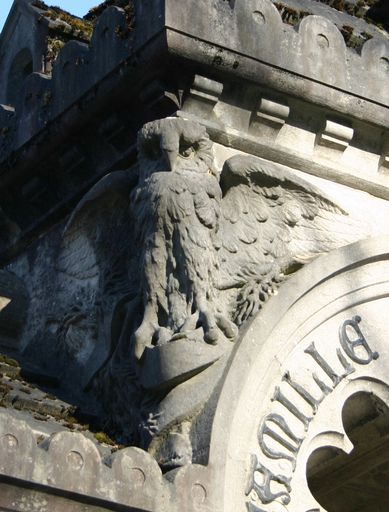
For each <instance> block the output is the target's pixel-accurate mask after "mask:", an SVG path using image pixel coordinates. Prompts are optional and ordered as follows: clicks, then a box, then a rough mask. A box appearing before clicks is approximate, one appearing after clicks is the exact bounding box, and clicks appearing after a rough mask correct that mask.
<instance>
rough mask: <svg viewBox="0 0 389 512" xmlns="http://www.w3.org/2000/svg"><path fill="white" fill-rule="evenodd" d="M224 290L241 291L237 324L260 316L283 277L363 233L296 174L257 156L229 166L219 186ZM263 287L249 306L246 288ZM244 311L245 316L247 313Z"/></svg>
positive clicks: (235, 159)
mask: <svg viewBox="0 0 389 512" xmlns="http://www.w3.org/2000/svg"><path fill="white" fill-rule="evenodd" d="M220 184H221V188H222V191H223V199H222V204H221V221H220V229H219V234H220V243H221V248H220V261H221V266H220V280H219V287H220V288H221V289H227V288H234V287H236V288H240V289H241V292H240V296H241V299H243V300H241V301H240V302H239V300H238V307H237V309H238V311H237V314H236V317H235V320H237V323H238V324H240V323H241V322H242V321H243V320H245V319H246V318H247V316H250V313H251V314H253V313H254V312H256V310H258V307H259V306H260V302H261V294H262V298H263V297H264V295H266V291H267V290H269V289H271V287H272V283H277V280H278V279H279V278H281V276H282V275H284V274H288V273H291V272H292V271H293V269H295V268H296V267H298V266H301V265H302V264H304V263H307V262H309V261H310V260H312V259H313V258H314V257H316V256H317V255H319V254H321V253H325V252H328V251H330V250H332V249H334V248H337V247H341V246H343V245H346V244H348V243H351V242H353V241H356V240H358V239H360V238H361V236H363V233H362V232H361V230H362V231H363V227H362V225H361V223H360V222H358V221H356V220H355V219H353V218H350V216H349V215H348V214H347V212H346V211H345V210H344V209H342V208H341V207H340V206H339V205H337V204H336V203H335V202H334V201H333V200H332V199H331V198H330V197H329V196H327V195H326V194H325V193H324V192H323V191H321V190H320V189H319V188H317V187H315V186H313V185H311V184H310V183H308V182H307V181H305V180H304V179H302V178H300V177H298V176H297V175H295V174H294V173H293V171H291V170H288V169H286V168H281V166H276V165H275V164H272V163H271V162H267V161H264V160H261V159H259V158H256V157H252V156H240V155H237V156H234V157H232V158H230V159H229V160H227V161H226V163H225V165H224V167H223V170H222V173H221V180H220ZM253 282H256V283H257V285H258V297H257V301H256V304H254V302H255V301H252V303H251V305H249V306H248V302H250V301H247V300H245V299H247V293H245V290H244V289H245V287H246V286H248V285H249V287H250V293H252V283H253ZM242 307H243V312H242Z"/></svg>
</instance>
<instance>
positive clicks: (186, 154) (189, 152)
mask: <svg viewBox="0 0 389 512" xmlns="http://www.w3.org/2000/svg"><path fill="white" fill-rule="evenodd" d="M195 152H196V150H195V148H194V147H193V146H190V145H188V144H181V145H180V156H182V157H183V158H191V157H192V156H193V155H194V154H195Z"/></svg>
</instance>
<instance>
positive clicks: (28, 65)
mask: <svg viewBox="0 0 389 512" xmlns="http://www.w3.org/2000/svg"><path fill="white" fill-rule="evenodd" d="M32 72H33V57H32V53H31V50H30V49H29V48H23V49H22V50H20V51H19V52H18V53H17V54H16V56H15V57H14V59H13V61H12V63H11V66H10V68H9V72H8V84H7V104H9V105H15V104H16V102H17V101H18V97H19V94H20V91H21V89H22V86H23V82H24V80H25V79H26V78H27V77H28V75H30V74H31V73H32Z"/></svg>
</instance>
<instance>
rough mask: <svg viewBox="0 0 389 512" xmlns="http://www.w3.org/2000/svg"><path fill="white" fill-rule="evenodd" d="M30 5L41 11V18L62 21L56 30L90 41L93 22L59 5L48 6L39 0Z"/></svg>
mask: <svg viewBox="0 0 389 512" xmlns="http://www.w3.org/2000/svg"><path fill="white" fill-rule="evenodd" d="M31 5H32V6H33V7H36V8H38V9H39V10H40V11H41V17H42V18H47V19H50V20H52V21H61V22H63V25H62V27H60V26H58V27H57V30H58V32H63V33H65V34H68V35H69V36H72V38H76V39H80V40H83V41H90V39H91V37H92V32H93V23H91V22H90V21H88V20H85V19H82V18H78V17H77V16H73V15H72V14H70V13H69V12H67V11H64V10H63V9H61V8H60V7H56V6H49V5H47V4H45V3H44V2H42V1H41V0H36V1H34V2H32V3H31Z"/></svg>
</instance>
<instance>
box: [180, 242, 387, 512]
mask: <svg viewBox="0 0 389 512" xmlns="http://www.w3.org/2000/svg"><path fill="white" fill-rule="evenodd" d="M388 310H389V237H380V238H376V239H368V240H364V241H361V242H358V243H356V244H352V245H350V246H347V247H344V248H342V249H339V250H336V251H333V252H331V253H329V254H327V255H325V256H322V257H320V258H318V259H317V260H316V261H314V262H313V263H311V264H310V265H308V266H307V267H305V268H304V269H302V270H301V271H299V272H298V273H297V274H296V275H295V276H294V277H292V278H290V280H289V282H287V283H285V285H284V286H283V287H282V288H281V290H280V293H279V295H278V296H276V297H274V298H272V300H270V301H269V302H268V303H267V304H266V306H265V307H264V308H263V310H262V311H261V312H260V313H259V314H258V315H257V317H256V318H255V319H254V320H253V322H252V324H251V325H250V326H249V328H248V329H247V330H246V332H245V333H244V335H243V336H242V338H241V340H240V341H239V343H238V344H237V345H236V347H235V351H234V353H233V355H232V357H231V360H230V364H229V367H228V368H227V370H226V372H225V375H224V378H223V382H222V385H221V388H220V389H221V391H220V395H219V399H218V404H217V406H216V412H215V416H214V422H213V427H212V434H211V439H210V453H209V462H208V467H207V472H206V474H204V479H202V480H201V482H200V481H199V480H198V479H197V480H196V481H197V483H198V484H199V483H201V485H203V486H204V488H205V489H207V492H209V494H208V499H209V501H207V503H208V505H209V503H212V504H213V508H212V509H213V510H215V511H216V510H217V511H220V512H221V511H223V512H238V511H239V512H240V511H242V512H243V511H247V510H248V511H249V512H281V511H283V512H285V511H289V512H326V511H325V509H324V508H322V507H321V506H320V504H319V503H318V502H317V501H316V500H315V498H314V497H313V495H312V494H311V492H310V490H309V487H308V485H307V477H306V465H307V461H308V459H309V457H310V455H311V454H312V453H313V451H314V450H316V449H318V448H319V447H320V446H324V445H325V446H334V447H336V448H338V449H340V450H343V451H344V452H346V453H350V452H351V451H352V449H353V445H352V443H351V441H350V439H349V437H348V436H347V433H346V432H345V429H344V425H343V422H342V409H343V405H344V404H345V402H346V401H347V399H348V398H349V397H350V396H352V395H353V394H355V393H358V392H368V393H375V395H376V396H377V397H378V398H380V399H381V400H382V401H383V402H384V403H389V402H388V397H389V394H388V393H389V378H388V375H389V372H388V358H387V343H388V340H387V311H388ZM190 481H191V479H190ZM330 512H331V511H330Z"/></svg>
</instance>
